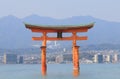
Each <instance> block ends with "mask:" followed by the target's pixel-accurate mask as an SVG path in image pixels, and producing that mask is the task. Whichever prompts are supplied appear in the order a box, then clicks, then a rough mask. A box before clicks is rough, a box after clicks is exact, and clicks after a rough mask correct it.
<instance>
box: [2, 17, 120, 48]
mask: <svg viewBox="0 0 120 79" xmlns="http://www.w3.org/2000/svg"><path fill="white" fill-rule="evenodd" d="M92 22H95V25H94V27H93V28H92V29H90V30H89V31H88V32H87V33H79V35H86V36H88V40H87V41H78V45H91V44H94V45H96V44H104V43H105V44H120V37H119V34H120V22H110V21H106V20H102V19H99V18H95V17H92V16H73V17H70V18H66V19H54V18H50V17H43V16H38V15H30V16H27V17H25V18H22V19H21V18H17V17H15V16H12V15H9V16H5V17H2V18H0V49H19V48H32V47H34V46H37V45H38V46H40V45H41V42H34V41H32V40H31V37H32V35H33V33H32V32H31V31H30V30H28V29H26V28H25V25H24V23H29V24H37V25H40V24H42V25H78V24H89V23H92ZM58 43H61V42H58ZM63 44H64V45H66V46H68V45H71V42H68V43H67V44H66V43H64V42H62V45H63Z"/></svg>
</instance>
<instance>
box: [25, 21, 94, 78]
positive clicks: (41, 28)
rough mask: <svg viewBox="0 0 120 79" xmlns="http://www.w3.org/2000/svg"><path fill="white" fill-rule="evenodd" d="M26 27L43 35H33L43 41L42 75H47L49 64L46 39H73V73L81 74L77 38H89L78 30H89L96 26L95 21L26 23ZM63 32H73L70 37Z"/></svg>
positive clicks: (36, 39) (35, 38) (33, 38)
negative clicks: (63, 34)
mask: <svg viewBox="0 0 120 79" xmlns="http://www.w3.org/2000/svg"><path fill="white" fill-rule="evenodd" d="M25 26H26V28H28V29H30V30H31V31H32V32H38V33H42V34H43V35H42V36H41V37H32V40H35V41H43V42H42V46H41V65H42V66H41V70H42V75H46V71H47V65H46V41H47V40H50V41H54V40H60V41H61V40H72V41H73V46H72V55H73V56H72V59H73V74H74V76H78V75H79V73H80V72H79V69H80V68H79V46H76V41H77V40H87V36H77V33H78V32H87V31H88V29H90V28H92V27H93V26H94V23H91V24H88V25H62V26H59V25H58V26H57V25H56V26H52V25H31V24H25ZM47 33H57V37H48V36H47ZM62 33H72V36H70V37H63V36H62Z"/></svg>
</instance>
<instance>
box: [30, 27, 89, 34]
mask: <svg viewBox="0 0 120 79" xmlns="http://www.w3.org/2000/svg"><path fill="white" fill-rule="evenodd" d="M31 31H32V32H39V33H40V32H47V33H49V32H52V33H54V32H87V31H88V28H83V29H69V30H43V29H31Z"/></svg>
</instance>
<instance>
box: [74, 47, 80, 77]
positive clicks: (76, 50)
mask: <svg viewBox="0 0 120 79" xmlns="http://www.w3.org/2000/svg"><path fill="white" fill-rule="evenodd" d="M73 54H74V55H73V56H74V61H73V75H74V76H79V74H80V71H79V70H80V68H79V46H74V52H73Z"/></svg>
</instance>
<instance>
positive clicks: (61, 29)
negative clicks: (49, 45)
mask: <svg viewBox="0 0 120 79" xmlns="http://www.w3.org/2000/svg"><path fill="white" fill-rule="evenodd" d="M25 26H26V28H28V29H30V30H31V31H32V32H41V33H43V36H41V37H32V40H36V41H39V40H44V37H46V40H73V38H76V40H87V36H81V37H80V36H77V35H76V33H77V32H87V31H88V29H90V28H92V27H93V26H94V23H90V24H87V25H31V24H25ZM47 33H57V37H47V36H46V34H47ZM62 33H72V34H73V36H71V37H62Z"/></svg>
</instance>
